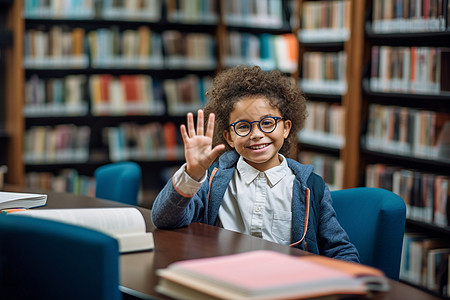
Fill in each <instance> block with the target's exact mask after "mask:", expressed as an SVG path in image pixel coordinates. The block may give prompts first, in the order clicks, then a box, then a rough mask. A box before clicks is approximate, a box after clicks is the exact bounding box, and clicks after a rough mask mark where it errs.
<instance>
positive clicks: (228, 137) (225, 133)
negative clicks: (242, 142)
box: [223, 130, 234, 148]
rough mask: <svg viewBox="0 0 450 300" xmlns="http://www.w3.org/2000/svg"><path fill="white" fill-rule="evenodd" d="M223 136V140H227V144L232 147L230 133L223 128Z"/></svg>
mask: <svg viewBox="0 0 450 300" xmlns="http://www.w3.org/2000/svg"><path fill="white" fill-rule="evenodd" d="M223 137H224V138H225V140H226V141H227V143H228V145H230V147H231V148H234V142H233V140H232V139H231V134H230V131H229V130H224V131H223Z"/></svg>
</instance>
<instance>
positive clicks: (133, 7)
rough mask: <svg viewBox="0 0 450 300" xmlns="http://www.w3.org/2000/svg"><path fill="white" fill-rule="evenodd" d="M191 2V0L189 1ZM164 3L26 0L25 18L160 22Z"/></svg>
mask: <svg viewBox="0 0 450 300" xmlns="http://www.w3.org/2000/svg"><path fill="white" fill-rule="evenodd" d="M186 1H192V0H186ZM161 4H162V2H161V0H141V1H137V0H130V1H116V0H104V1H96V0H65V1H60V0H49V1H37V0H25V3H24V10H23V15H24V17H25V18H27V19H75V20H87V19H94V18H98V19H100V18H101V19H110V20H121V19H122V20H140V21H153V22H156V21H159V20H160V18H161V12H162V5H161Z"/></svg>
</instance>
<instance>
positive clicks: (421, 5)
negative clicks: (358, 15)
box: [372, 0, 450, 33]
mask: <svg viewBox="0 0 450 300" xmlns="http://www.w3.org/2000/svg"><path fill="white" fill-rule="evenodd" d="M446 3H447V2H446V1H442V0H419V1H418V0H402V1H393V0H374V1H373V2H372V30H373V31H374V32H377V33H393V32H420V31H444V30H446V28H447V27H449V26H450V24H448V20H447V24H446V20H445V16H446V11H449V10H450V4H448V5H447V4H446ZM446 5H447V7H446ZM447 14H448V13H447Z"/></svg>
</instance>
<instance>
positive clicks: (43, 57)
mask: <svg viewBox="0 0 450 300" xmlns="http://www.w3.org/2000/svg"><path fill="white" fill-rule="evenodd" d="M84 39H85V30H84V29H83V28H72V29H67V28H63V27H61V26H53V27H51V28H50V30H48V31H45V30H41V29H28V30H27V31H26V32H25V44H24V47H25V49H24V67H25V68H86V67H87V66H88V64H89V59H88V55H87V53H86V51H85V49H84Z"/></svg>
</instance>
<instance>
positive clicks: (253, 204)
mask: <svg viewBox="0 0 450 300" xmlns="http://www.w3.org/2000/svg"><path fill="white" fill-rule="evenodd" d="M279 156H280V160H281V163H280V165H278V166H276V167H273V168H271V169H269V170H266V171H264V172H260V171H258V170H257V169H255V168H253V167H252V166H250V165H249V164H248V163H246V162H245V160H244V159H243V158H242V156H241V157H240V158H239V160H238V162H237V166H236V169H235V171H234V175H233V177H232V179H231V181H230V183H229V185H228V188H227V190H226V192H225V195H224V198H223V201H222V205H221V206H220V208H219V222H218V223H219V225H220V226H222V227H223V228H225V229H228V230H232V231H237V232H240V233H245V234H249V235H253V236H256V237H261V238H263V239H265V240H269V241H273V242H276V243H279V244H285V245H289V244H290V243H291V228H292V187H293V182H294V178H295V175H294V173H293V172H292V170H291V169H290V168H289V167H288V165H287V161H286V159H285V157H284V156H283V155H281V154H279ZM204 180H205V178H203V179H202V180H201V181H200V182H197V181H195V180H193V179H192V178H190V176H189V175H188V174H187V173H186V171H185V166H183V167H181V168H180V169H179V170H178V171H177V172H176V173H175V175H174V183H175V185H176V187H177V189H178V190H180V191H181V192H183V193H185V194H193V193H195V191H196V190H198V188H200V186H201V184H202V182H203V181H204Z"/></svg>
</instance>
